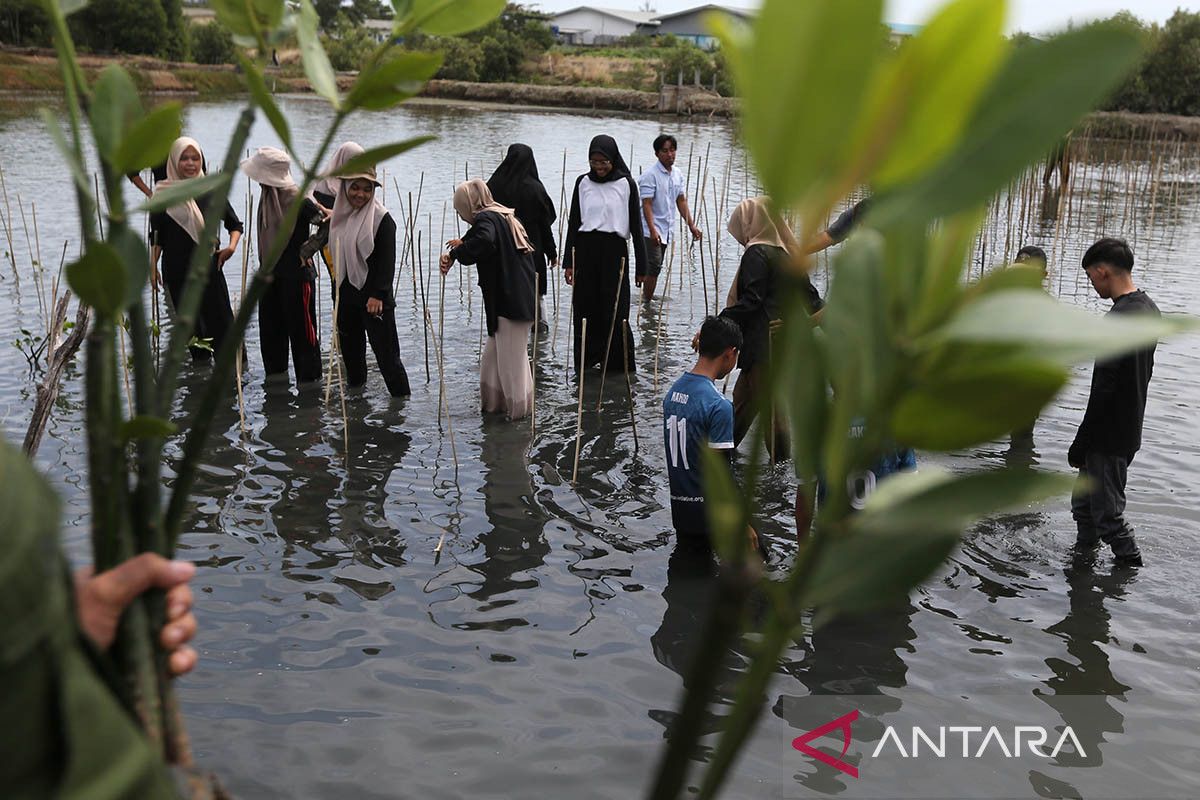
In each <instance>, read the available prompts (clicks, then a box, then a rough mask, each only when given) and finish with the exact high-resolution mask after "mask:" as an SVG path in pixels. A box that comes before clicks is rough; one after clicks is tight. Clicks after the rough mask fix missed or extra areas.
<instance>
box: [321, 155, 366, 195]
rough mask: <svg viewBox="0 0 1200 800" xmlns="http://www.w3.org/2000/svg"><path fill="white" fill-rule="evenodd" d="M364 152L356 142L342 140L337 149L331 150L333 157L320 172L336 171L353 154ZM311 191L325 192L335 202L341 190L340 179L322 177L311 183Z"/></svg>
mask: <svg viewBox="0 0 1200 800" xmlns="http://www.w3.org/2000/svg"><path fill="white" fill-rule="evenodd" d="M365 152H366V151H365V150H364V149H363V146H362V145H361V144H359V143H358V142H343V143H342V144H341V145H340V146H339V147H338V149H337V150H335V151H334V152H333V157H332V158H330V159H329V163H328V164H326V165H325V171H324V173H322V174H324V175H329V174H330V173H333V172H336V171H338V170H339V169H341V168H342V165H343V164H345V163H346V162H347V161H349V160H350V159H352V158H354V157H355V156H358V155H362V154H363V153H365ZM313 191H314V192H320V193H321V194H327V195H329V196H330V197H333V198H335V200H334V202H337V200H336V198H337V196H338V195H339V194H341V191H342V179H341V178H329V177H326V178H322V179H321V180H319V181H317V182H316V183H315V184H314V185H313Z"/></svg>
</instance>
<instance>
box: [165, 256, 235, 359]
mask: <svg viewBox="0 0 1200 800" xmlns="http://www.w3.org/2000/svg"><path fill="white" fill-rule="evenodd" d="M173 261H174V260H172V262H173ZM172 262H168V261H167V259H166V258H164V259H163V283H165V284H166V285H167V293H168V294H169V295H170V296H171V305H172V307H173V308H174V309H175V310H176V312H178V310H179V303H180V301H181V300H182V299H183V290H184V285H185V284H186V283H187V266H186V262H185V263H184V264H182V265H177V264H175V263H172ZM232 324H233V306H232V304H231V303H230V302H229V285H228V284H227V283H225V273H224V272H222V271H221V270H219V269H217V257H216V256H215V255H214V256H213V259H212V263H211V265H210V267H209V271H208V284H207V285H206V286H205V287H204V297H203V299H202V300H201V301H200V313H198V314H197V315H196V330H195V332H194V334H193V335H194V336H195V337H196V338H197V339H211V340H212V353H210V352H208V351H207V350H205V349H204V348H201V347H193V348H191V353H192V358H193V359H196V360H199V361H206V360H208V359H210V358H212V356H213V353H216V352H218V351H220V349H221V343H222V342H224V341H225V335H226V334H227V333H228V332H229V327H230V326H231V325H232Z"/></svg>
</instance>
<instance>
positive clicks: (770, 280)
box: [721, 197, 825, 453]
mask: <svg viewBox="0 0 1200 800" xmlns="http://www.w3.org/2000/svg"><path fill="white" fill-rule="evenodd" d="M781 226H782V222H781V221H779V220H778V218H777V217H776V216H775V215H774V214H772V213H771V209H770V205H769V203H768V201H767V198H765V197H748V198H746V199H745V200H743V201H742V202H740V203H738V205H737V207H736V208H734V210H733V213H732V214H731V215H730V216H729V226H728V230H729V233H730V234H731V235H732V236H733V238H734V239H736V240H737V243H738V244H740V245H742V246H743V247H745V248H746V250H745V252H744V253H743V254H742V261H741V264H740V265H739V266H738V272H737V278H736V282H735V284H734V288H735V290H736V291H735V292H734V293H733V294H734V296H735V297H736V300H734V301H733V303H732V304H731V305H729V306H728V307H727V308H725V310H724V311H722V312H721V316H722V317H725V318H727V319H731V320H733V321H734V322H736V323H737V325H738V327H739V328H741V329H742V340H743V344H742V349H741V352H740V353H739V354H738V368H739V369H740V370H741V372H740V373H739V375H738V379H737V383H736V384H734V386H733V416H734V422H733V440H734V443H735V446H736V444H740V443H741V441H742V439H743V438H744V437H745V435H746V432H747V431H748V430H750V425H751V423H753V422H754V418H755V416H756V415H757V414H758V411H759V398H760V397H761V396H762V395H763V394H765V393H766V392H767V390H768V385H767V381H768V372H769V369H770V357H771V328H772V326H773V324H775V323H776V322H777V321H778V320H779V319H780V308H779V303H780V300H781V297H780V293H781V292H782V289H783V287H782V286H781V283H782V281H783V279H784V276H785V275H786V274H787V273H786V270H785V266H786V264H787V260H788V251H787V245H788V241H789V237H788V235H787V234H786V233H784V232H783V231H781V230H780V228H781ZM798 280H800V281H801V282H802V285H800V286H798V287H797V288H798V289H799V290H800V291H801V292H803V293H804V295H805V296H806V298H807V300H808V305H809V312H810V313H812V312H816V311H819V310H820V309H821V308H822V307H823V306H824V305H825V303H824V301H823V300H822V299H821V295H820V294H819V293H818V292H817V290H816V287H814V286H813V285H812V281H810V280H809V279H808V276H807V275H805V276H802V277H800V278H798ZM772 416H773V422H774V442H773V445H772V446H773V448H774V449H773V450H772V451H771V452H772V453H786V452H787V451H788V450H787V447H788V437H787V425H786V423H785V415H784V414H783V413H782V412H776V413H774V414H773V415H772Z"/></svg>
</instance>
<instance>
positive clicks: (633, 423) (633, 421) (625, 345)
mask: <svg viewBox="0 0 1200 800" xmlns="http://www.w3.org/2000/svg"><path fill="white" fill-rule="evenodd" d="M625 324H626V325H628V324H629V320H625ZM621 349H622V350H623V351H624V353H625V396H626V397H627V398H628V399H629V427H630V428H632V429H633V452H634V453H637V452H638V434H637V414H635V413H634V407H633V381H632V380H631V379H630V377H629V340H628V339H626V338H625V337H624V336H622V337H621Z"/></svg>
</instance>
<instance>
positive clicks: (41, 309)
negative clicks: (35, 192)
mask: <svg viewBox="0 0 1200 800" xmlns="http://www.w3.org/2000/svg"><path fill="white" fill-rule="evenodd" d="M17 210H18V211H20V212H21V228H22V229H23V230H24V231H25V248H26V249H27V250H28V251H29V268H30V269H31V270H32V271H33V288H34V289H35V290H36V291H37V299H38V314H39V315H41V318H42V320H43V321H44V320H45V319H46V316H47V314H48V313H49V312H48V311H47V309H46V294H45V292H43V291H42V284H41V281H40V280H39V278H38V276H39V270H38V265H37V256H36V255H34V252H33V237H31V236H30V235H29V222H28V221H27V220H26V218H25V206H24V204H22V203H21V195H19V194H18V195H17Z"/></svg>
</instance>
